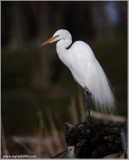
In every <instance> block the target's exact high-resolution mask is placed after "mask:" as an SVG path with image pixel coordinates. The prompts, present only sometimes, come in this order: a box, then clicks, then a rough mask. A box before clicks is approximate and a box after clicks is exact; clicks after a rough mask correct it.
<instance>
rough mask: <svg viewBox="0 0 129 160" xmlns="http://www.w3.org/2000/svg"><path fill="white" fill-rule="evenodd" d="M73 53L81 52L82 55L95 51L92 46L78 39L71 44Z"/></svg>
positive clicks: (91, 53)
mask: <svg viewBox="0 0 129 160" xmlns="http://www.w3.org/2000/svg"><path fill="white" fill-rule="evenodd" d="M71 53H73V54H81V55H83V56H84V55H85V56H86V55H87V56H88V55H90V56H92V55H93V51H92V49H91V47H90V46H89V45H88V44H87V43H85V42H83V41H76V42H74V43H73V45H72V46H71Z"/></svg>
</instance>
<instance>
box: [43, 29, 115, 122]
mask: <svg viewBox="0 0 129 160" xmlns="http://www.w3.org/2000/svg"><path fill="white" fill-rule="evenodd" d="M56 41H58V42H57V44H56V51H57V54H58V57H59V58H60V60H61V61H62V62H63V63H64V64H65V65H66V66H67V67H68V68H69V69H70V71H71V73H72V75H73V78H74V79H75V81H76V82H78V83H79V84H80V86H81V87H82V88H83V89H84V95H85V116H84V122H85V123H86V121H87V107H88V121H89V122H90V99H92V100H93V102H94V103H95V106H96V108H97V109H99V110H100V111H103V112H108V111H110V110H112V109H114V108H115V97H114V94H113V92H112V90H111V87H110V85H109V81H108V79H107V77H106V74H105V73H104V71H103V69H102V67H101V65H100V64H99V62H98V60H97V59H96V57H95V55H94V53H93V51H92V49H91V48H90V46H89V45H88V44H87V43H85V42H83V41H76V42H74V43H73V44H72V46H71V47H70V48H69V49H67V48H68V47H69V46H70V45H71V43H72V36H71V34H70V33H69V32H68V31H67V30H65V29H60V30H58V31H56V32H55V34H54V35H53V36H52V38H50V39H49V40H48V41H46V42H45V43H43V44H42V45H41V46H40V47H42V46H44V45H46V44H48V43H52V42H56Z"/></svg>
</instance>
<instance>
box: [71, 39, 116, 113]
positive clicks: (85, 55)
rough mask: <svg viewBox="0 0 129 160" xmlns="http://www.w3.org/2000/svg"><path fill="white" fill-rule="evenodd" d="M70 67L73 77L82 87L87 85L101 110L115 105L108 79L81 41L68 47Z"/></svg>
mask: <svg viewBox="0 0 129 160" xmlns="http://www.w3.org/2000/svg"><path fill="white" fill-rule="evenodd" d="M69 56H70V57H69V59H70V60H71V61H70V65H71V66H72V67H71V68H72V69H71V68H70V70H71V72H72V75H73V77H74V79H75V80H76V81H77V82H78V83H79V84H80V85H81V86H82V87H83V88H84V87H87V88H88V89H89V90H90V92H91V96H92V99H93V101H94V103H95V105H96V107H97V109H100V110H101V111H104V112H106V111H110V110H111V109H113V108H114V107H115V97H114V94H113V92H112V90H111V88H110V85H109V82H108V79H107V77H106V75H105V73H104V71H103V69H102V67H101V66H100V64H99V62H98V61H97V59H96V58H95V56H94V53H93V51H92V50H91V48H90V47H89V45H87V44H86V43H84V42H82V41H77V42H75V43H74V44H73V45H72V47H71V48H70V49H69Z"/></svg>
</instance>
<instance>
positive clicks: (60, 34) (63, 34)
mask: <svg viewBox="0 0 129 160" xmlns="http://www.w3.org/2000/svg"><path fill="white" fill-rule="evenodd" d="M67 38H71V34H70V33H69V32H68V31H67V30H65V29H60V30H58V31H56V32H55V33H54V35H53V36H52V38H50V39H49V40H47V41H46V42H44V43H43V44H42V45H41V46H40V47H42V46H44V45H46V44H48V43H53V42H56V41H59V40H61V39H67Z"/></svg>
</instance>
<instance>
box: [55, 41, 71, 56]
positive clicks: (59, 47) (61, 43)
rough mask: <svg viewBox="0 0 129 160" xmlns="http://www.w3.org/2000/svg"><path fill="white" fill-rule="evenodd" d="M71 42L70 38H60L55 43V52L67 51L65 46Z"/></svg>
mask: <svg viewBox="0 0 129 160" xmlns="http://www.w3.org/2000/svg"><path fill="white" fill-rule="evenodd" d="M71 43H72V39H61V40H60V41H58V42H57V44H56V49H57V52H61V53H63V52H67V49H66V48H67V47H69V46H70V44H71Z"/></svg>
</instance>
